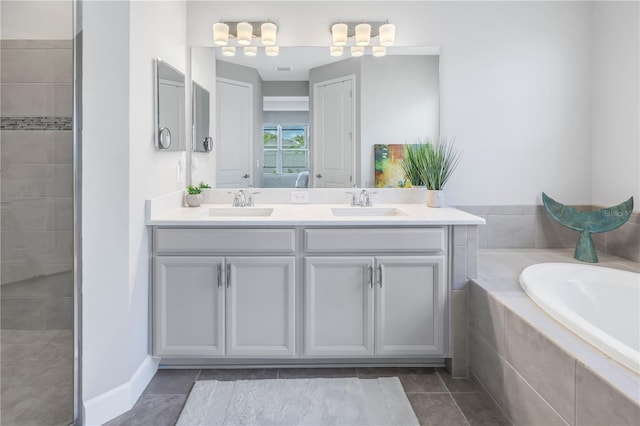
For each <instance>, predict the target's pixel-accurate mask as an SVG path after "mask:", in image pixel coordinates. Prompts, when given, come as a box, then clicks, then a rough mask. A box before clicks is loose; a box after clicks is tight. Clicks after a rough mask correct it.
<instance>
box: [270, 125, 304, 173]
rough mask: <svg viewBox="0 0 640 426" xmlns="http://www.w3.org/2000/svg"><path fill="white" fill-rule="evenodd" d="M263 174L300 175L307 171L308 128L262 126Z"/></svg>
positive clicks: (297, 126) (299, 126) (298, 126)
mask: <svg viewBox="0 0 640 426" xmlns="http://www.w3.org/2000/svg"><path fill="white" fill-rule="evenodd" d="M263 135H264V162H263V164H264V172H265V173H274V174H285V173H295V174H297V173H300V172H304V171H307V170H309V126H308V125H306V124H299V125H280V124H269V125H265V126H264V132H263Z"/></svg>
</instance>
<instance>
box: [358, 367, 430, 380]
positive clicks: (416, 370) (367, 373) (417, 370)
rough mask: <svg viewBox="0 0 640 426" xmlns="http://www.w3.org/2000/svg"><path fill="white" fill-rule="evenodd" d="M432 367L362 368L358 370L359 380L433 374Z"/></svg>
mask: <svg viewBox="0 0 640 426" xmlns="http://www.w3.org/2000/svg"><path fill="white" fill-rule="evenodd" d="M435 371H436V370H435V369H434V368H433V367H363V368H358V377H360V378H361V379H375V378H378V377H398V376H400V375H402V374H434V373H435Z"/></svg>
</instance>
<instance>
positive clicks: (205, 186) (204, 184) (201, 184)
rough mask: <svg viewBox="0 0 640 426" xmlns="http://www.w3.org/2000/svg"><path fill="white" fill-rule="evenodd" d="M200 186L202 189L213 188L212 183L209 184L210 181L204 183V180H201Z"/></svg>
mask: <svg viewBox="0 0 640 426" xmlns="http://www.w3.org/2000/svg"><path fill="white" fill-rule="evenodd" d="M198 188H200V189H209V188H211V185H209V184H208V183H204V182H203V181H200V185H198Z"/></svg>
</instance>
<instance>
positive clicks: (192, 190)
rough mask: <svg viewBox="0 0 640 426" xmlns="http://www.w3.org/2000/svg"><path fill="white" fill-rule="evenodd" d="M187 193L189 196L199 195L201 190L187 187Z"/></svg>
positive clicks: (190, 186)
mask: <svg viewBox="0 0 640 426" xmlns="http://www.w3.org/2000/svg"><path fill="white" fill-rule="evenodd" d="M187 192H188V193H189V194H190V195H198V194H199V193H201V192H202V190H201V189H200V188H198V187H197V186H193V185H189V186H187Z"/></svg>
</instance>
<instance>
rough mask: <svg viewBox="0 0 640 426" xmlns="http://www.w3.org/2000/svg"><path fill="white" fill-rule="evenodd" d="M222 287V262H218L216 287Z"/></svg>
mask: <svg viewBox="0 0 640 426" xmlns="http://www.w3.org/2000/svg"><path fill="white" fill-rule="evenodd" d="M220 287H222V264H221V263H218V288H220Z"/></svg>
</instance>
